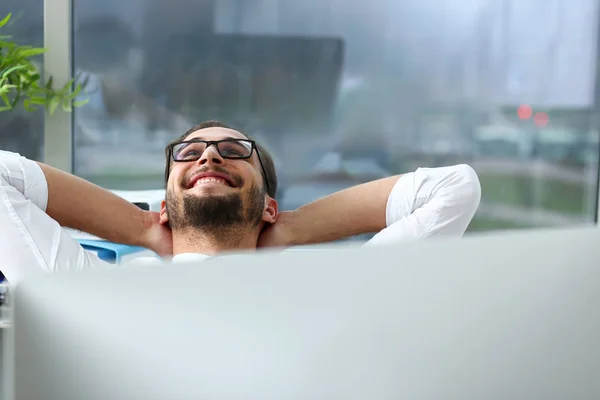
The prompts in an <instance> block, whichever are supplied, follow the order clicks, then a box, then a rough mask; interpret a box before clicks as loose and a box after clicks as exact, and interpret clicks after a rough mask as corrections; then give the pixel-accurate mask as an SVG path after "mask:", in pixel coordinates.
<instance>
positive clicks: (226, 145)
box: [169, 138, 269, 192]
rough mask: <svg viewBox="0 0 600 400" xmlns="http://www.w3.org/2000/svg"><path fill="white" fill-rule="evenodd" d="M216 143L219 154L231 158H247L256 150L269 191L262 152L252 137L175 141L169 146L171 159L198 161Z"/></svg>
mask: <svg viewBox="0 0 600 400" xmlns="http://www.w3.org/2000/svg"><path fill="white" fill-rule="evenodd" d="M212 145H214V146H215V148H216V149H217V152H218V153H219V155H220V156H221V157H223V158H226V159H229V160H246V159H248V158H250V157H252V152H253V151H256V156H257V157H258V162H259V163H260V168H261V169H262V173H263V176H264V179H265V187H266V189H267V192H269V182H268V180H267V173H266V171H265V166H264V164H263V162H262V159H261V158H260V152H259V151H258V148H257V147H256V142H254V140H250V139H234V138H229V139H222V140H202V139H190V140H184V141H181V142H176V143H173V144H171V145H170V146H169V152H170V153H171V159H172V160H173V161H174V162H193V161H198V160H199V159H200V157H202V154H204V151H205V150H206V149H207V148H208V147H210V146H212Z"/></svg>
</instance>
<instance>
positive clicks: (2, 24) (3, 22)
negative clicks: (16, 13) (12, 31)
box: [0, 13, 12, 28]
mask: <svg viewBox="0 0 600 400" xmlns="http://www.w3.org/2000/svg"><path fill="white" fill-rule="evenodd" d="M10 17H12V13H8V15H7V16H6V17H4V18H3V19H2V21H0V28H2V27H3V26H4V25H6V24H7V23H8V21H10Z"/></svg>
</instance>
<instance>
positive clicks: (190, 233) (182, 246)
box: [173, 226, 260, 256]
mask: <svg viewBox="0 0 600 400" xmlns="http://www.w3.org/2000/svg"><path fill="white" fill-rule="evenodd" d="M259 234H260V229H256V228H254V229H252V230H248V229H244V228H242V227H239V226H238V227H231V228H221V229H219V231H218V233H214V232H203V231H201V230H199V229H194V228H189V229H184V230H176V231H175V230H174V231H173V255H178V254H183V253H200V254H206V255H208V256H214V255H216V254H219V253H224V252H232V251H239V250H246V251H248V250H250V251H254V250H256V243H257V242H258V236H259Z"/></svg>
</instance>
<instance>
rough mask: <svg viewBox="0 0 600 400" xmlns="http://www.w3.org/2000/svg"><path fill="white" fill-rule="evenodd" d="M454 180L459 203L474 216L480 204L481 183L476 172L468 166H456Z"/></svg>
mask: <svg viewBox="0 0 600 400" xmlns="http://www.w3.org/2000/svg"><path fill="white" fill-rule="evenodd" d="M456 179H457V182H456V183H457V187H456V189H457V192H458V193H457V194H459V195H460V198H461V200H462V201H461V202H462V203H463V204H464V205H465V208H466V209H469V210H470V211H472V213H473V214H475V211H477V208H478V207H479V203H480V202H481V182H480V181H479V177H478V176H477V172H475V170H474V169H473V167H471V166H470V165H467V164H460V165H457V166H456Z"/></svg>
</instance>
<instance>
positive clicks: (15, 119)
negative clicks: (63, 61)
mask: <svg viewBox="0 0 600 400" xmlns="http://www.w3.org/2000/svg"><path fill="white" fill-rule="evenodd" d="M8 13H12V17H11V20H10V22H9V25H7V26H5V27H4V28H3V32H6V34H7V35H11V36H12V39H13V40H15V41H17V42H18V43H19V44H22V45H25V44H26V45H31V46H36V47H44V14H43V13H44V8H43V1H42V0H2V1H1V2H0V19H2V18H4V17H5V16H6V15H7V14H8ZM38 60H39V61H40V62H41V61H42V59H41V57H40V58H39V59H38ZM43 145H44V112H43V111H42V110H38V111H36V112H27V111H25V110H24V109H23V108H22V107H20V108H16V109H14V110H13V111H10V112H0V149H2V150H7V151H14V152H17V153H20V154H21V155H23V156H25V157H28V158H31V159H34V160H41V159H42V158H43Z"/></svg>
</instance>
